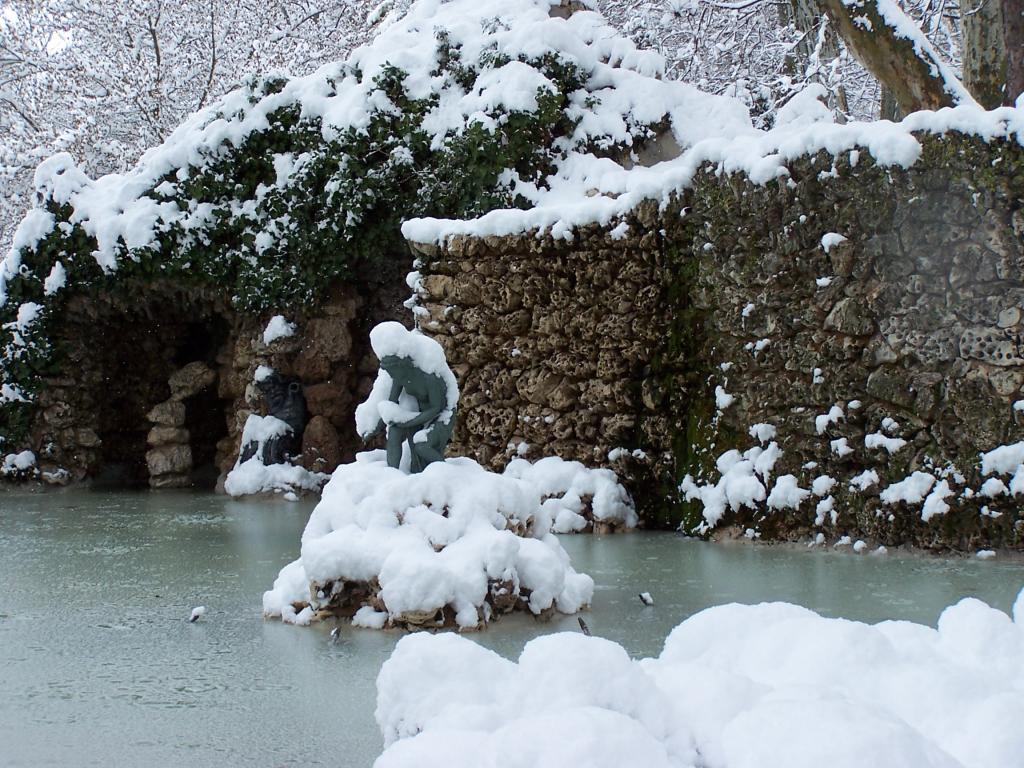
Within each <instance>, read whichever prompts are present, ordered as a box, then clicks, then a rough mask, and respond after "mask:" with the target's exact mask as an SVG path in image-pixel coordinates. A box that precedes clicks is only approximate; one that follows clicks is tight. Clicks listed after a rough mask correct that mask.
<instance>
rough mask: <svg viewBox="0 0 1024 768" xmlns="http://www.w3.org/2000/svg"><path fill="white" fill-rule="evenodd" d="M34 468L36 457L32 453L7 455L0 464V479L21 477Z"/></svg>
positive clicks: (22, 452) (24, 452)
mask: <svg viewBox="0 0 1024 768" xmlns="http://www.w3.org/2000/svg"><path fill="white" fill-rule="evenodd" d="M35 466H36V455H35V454H34V453H33V452H32V451H27V450H26V451H21V452H20V453H8V454H7V455H6V456H4V457H3V461H2V462H0V477H3V476H5V475H22V474H24V473H26V472H28V471H29V470H31V469H33V468H34V467H35Z"/></svg>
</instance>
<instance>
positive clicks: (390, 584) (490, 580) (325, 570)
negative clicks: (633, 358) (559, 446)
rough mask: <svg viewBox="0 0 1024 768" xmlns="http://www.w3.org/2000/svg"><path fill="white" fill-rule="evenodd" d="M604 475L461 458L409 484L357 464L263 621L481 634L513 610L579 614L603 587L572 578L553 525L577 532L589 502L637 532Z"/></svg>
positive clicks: (375, 461) (396, 474) (311, 528)
mask: <svg viewBox="0 0 1024 768" xmlns="http://www.w3.org/2000/svg"><path fill="white" fill-rule="evenodd" d="M604 472H607V470H605V471H604ZM604 472H601V471H594V470H586V469H585V468H583V467H582V465H578V466H577V465H575V464H574V463H572V462H562V461H561V460H560V459H546V460H542V461H541V462H538V463H537V464H536V465H530V464H529V462H526V461H523V460H520V461H517V462H513V464H512V466H511V467H510V468H509V471H507V472H506V473H505V474H503V475H502V474H496V473H494V472H490V471H488V470H486V469H484V468H483V467H481V466H480V465H479V464H477V463H476V462H474V461H472V460H471V459H466V458H456V459H448V460H446V461H443V462H435V463H433V464H430V465H429V466H427V467H426V469H424V471H423V472H421V473H418V474H405V473H404V472H402V471H401V470H398V469H393V468H391V467H389V466H388V465H387V462H386V459H385V456H384V452H383V451H371V452H367V453H362V454H359V455H358V456H357V458H356V461H355V462H354V463H352V464H345V465H342V466H340V467H339V468H338V469H337V470H336V471H335V473H334V475H333V477H332V478H331V481H330V482H329V483H328V484H327V486H326V487H325V488H324V491H323V498H322V499H321V501H320V504H319V505H317V507H316V509H315V510H314V512H313V515H312V516H311V517H310V519H309V523H308V524H307V526H306V530H305V531H304V532H303V534H302V549H301V555H300V557H299V559H298V560H296V561H295V562H293V563H291V564H289V565H287V566H285V567H284V568H283V569H282V570H281V573H280V575H279V576H278V578H277V580H276V581H275V582H274V586H273V589H271V590H269V591H268V592H266V593H265V594H264V596H263V610H264V613H265V615H267V616H280V617H281V618H282V619H283V620H284V621H286V622H291V623H298V624H305V623H309V622H310V621H311V620H313V619H315V618H317V617H320V616H324V615H329V614H335V615H344V616H353V617H354V623H356V624H358V625H360V626H366V627H378V628H379V627H383V626H436V625H444V624H455V625H457V626H459V627H460V628H474V627H479V626H481V625H482V624H485V623H487V622H488V621H490V620H491V619H493V618H495V617H497V616H498V615H500V614H502V613H506V612H508V611H512V610H516V609H521V610H528V611H530V612H531V613H533V614H534V615H542V614H545V613H548V612H550V611H552V610H558V611H561V612H563V613H574V612H576V611H578V610H580V609H581V608H583V607H585V606H586V605H588V604H589V602H590V599H591V596H592V594H593V589H594V582H593V580H592V579H591V578H590V577H589V576H587V575H585V574H580V573H577V572H576V571H575V570H573V568H572V566H571V564H570V562H569V556H568V555H567V554H566V552H565V550H564V549H563V548H562V546H561V544H559V542H558V540H557V538H555V536H554V535H552V534H551V533H550V531H551V528H552V525H553V524H554V520H553V518H556V517H557V518H562V517H568V518H569V519H570V520H571V516H572V515H579V509H580V497H581V495H584V494H592V495H593V499H594V501H593V508H594V514H595V515H599V514H608V515H612V514H622V515H628V518H627V519H628V520H629V521H630V522H631V523H632V522H635V516H634V515H633V513H632V505H631V504H627V502H628V497H626V496H625V492H624V491H622V489H621V487H620V486H618V484H617V483H615V484H614V485H613V484H612V478H613V477H614V476H613V475H611V473H610V472H608V473H607V475H606V474H604ZM545 497H547V498H546V499H545ZM569 527H570V529H571V525H570V526H569Z"/></svg>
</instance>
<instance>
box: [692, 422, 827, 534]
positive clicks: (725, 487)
mask: <svg viewBox="0 0 1024 768" xmlns="http://www.w3.org/2000/svg"><path fill="white" fill-rule="evenodd" d="M781 455H782V450H781V449H780V448H779V446H778V444H777V443H774V442H772V443H769V445H768V447H766V448H761V447H754V448H750V449H748V450H747V451H745V452H744V453H740V452H739V451H738V450H736V449H733V450H730V451H727V452H726V453H724V454H722V455H721V456H719V457H718V460H717V461H716V468H717V470H718V472H719V473H720V477H719V479H718V481H717V482H716V483H714V484H711V483H702V484H698V483H697V482H696V481H695V480H694V478H693V477H692V476H691V475H686V477H684V478H683V481H682V483H680V485H679V490H680V491H681V492H682V493H683V495H684V497H685V498H686V500H687V501H694V500H699V501H700V503H701V505H702V506H703V512H702V514H703V517H704V523H703V524H702V530H707V528H713V527H714V526H716V525H717V524H718V523H719V521H720V520H721V519H722V517H723V516H724V515H725V513H726V509H727V508H728V509H731V510H733V511H738V510H740V509H741V508H743V507H749V508H750V509H754V508H756V505H757V503H758V502H762V501H765V500H766V499H767V497H768V492H767V490H766V488H765V484H766V483H767V482H768V480H769V476H770V473H771V470H772V469H773V468H774V466H775V462H776V461H777V460H778V458H779V457H780V456H781ZM787 477H791V476H787ZM781 479H782V478H780V480H781ZM799 492H802V493H807V492H806V491H802V490H801V489H794V488H792V487H790V486H789V481H788V480H787V481H786V482H785V484H784V485H783V488H782V489H781V490H780V492H779V494H780V495H779V496H777V497H776V498H777V500H778V501H779V502H780V503H781V502H782V500H783V499H784V498H785V499H786V500H787V501H789V500H791V499H792V498H794V495H798V493H799Z"/></svg>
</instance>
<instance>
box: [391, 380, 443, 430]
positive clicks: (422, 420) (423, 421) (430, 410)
mask: <svg viewBox="0 0 1024 768" xmlns="http://www.w3.org/2000/svg"><path fill="white" fill-rule="evenodd" d="M431 384H432V386H431V387H430V388H429V390H428V395H427V398H428V399H427V407H426V408H425V409H424V410H422V411H420V413H419V415H418V416H416V417H415V418H412V419H409V420H408V421H406V422H403V423H402V424H399V425H397V426H400V427H403V428H405V429H411V428H413V427H422V426H425V425H427V424H430V423H431V422H433V421H434V420H435V419H437V417H438V416H440V415H441V411H443V410H444V406H445V404H446V402H447V397H446V395H447V394H448V393H447V389H446V388H445V385H444V382H443V381H441V380H440V379H438V380H437V382H436V384H435V383H434V382H433V381H432V382H431Z"/></svg>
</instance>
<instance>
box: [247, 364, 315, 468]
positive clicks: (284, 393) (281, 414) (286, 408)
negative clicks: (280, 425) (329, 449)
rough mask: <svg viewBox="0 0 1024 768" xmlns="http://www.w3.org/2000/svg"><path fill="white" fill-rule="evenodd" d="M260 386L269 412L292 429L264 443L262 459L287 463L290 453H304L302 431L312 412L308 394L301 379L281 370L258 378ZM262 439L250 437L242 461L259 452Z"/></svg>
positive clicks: (264, 462) (267, 463) (265, 462)
mask: <svg viewBox="0 0 1024 768" xmlns="http://www.w3.org/2000/svg"><path fill="white" fill-rule="evenodd" d="M256 388H257V389H258V390H259V391H260V393H261V394H262V395H263V399H264V400H266V402H267V409H268V415H270V416H274V417H275V418H278V419H280V420H281V421H283V422H284V423H285V424H287V425H288V426H289V427H291V432H289V433H288V434H286V435H281V436H280V437H272V438H270V439H269V440H267V441H266V442H265V443H264V444H263V451H262V453H261V459H262V462H263V464H265V465H268V466H269V465H270V464H284V463H285V462H286V461H288V459H289V457H293V456H298V455H299V454H300V453H302V433H303V432H304V431H305V429H306V422H307V421H308V420H309V413H308V411H307V410H306V397H305V395H304V394H303V393H302V383H301V382H300V381H299V380H298V379H290V378H285V377H284V376H281V375H280V374H279V373H271V374H270V375H269V376H265V377H264V378H263V379H261V380H260V381H257V382H256ZM257 450H259V443H257V442H255V441H250V442H248V443H246V444H245V445H244V446H242V455H241V457H240V459H239V461H240V462H244V461H247V460H248V459H251V458H252V457H253V456H255V455H256V451H257Z"/></svg>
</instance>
